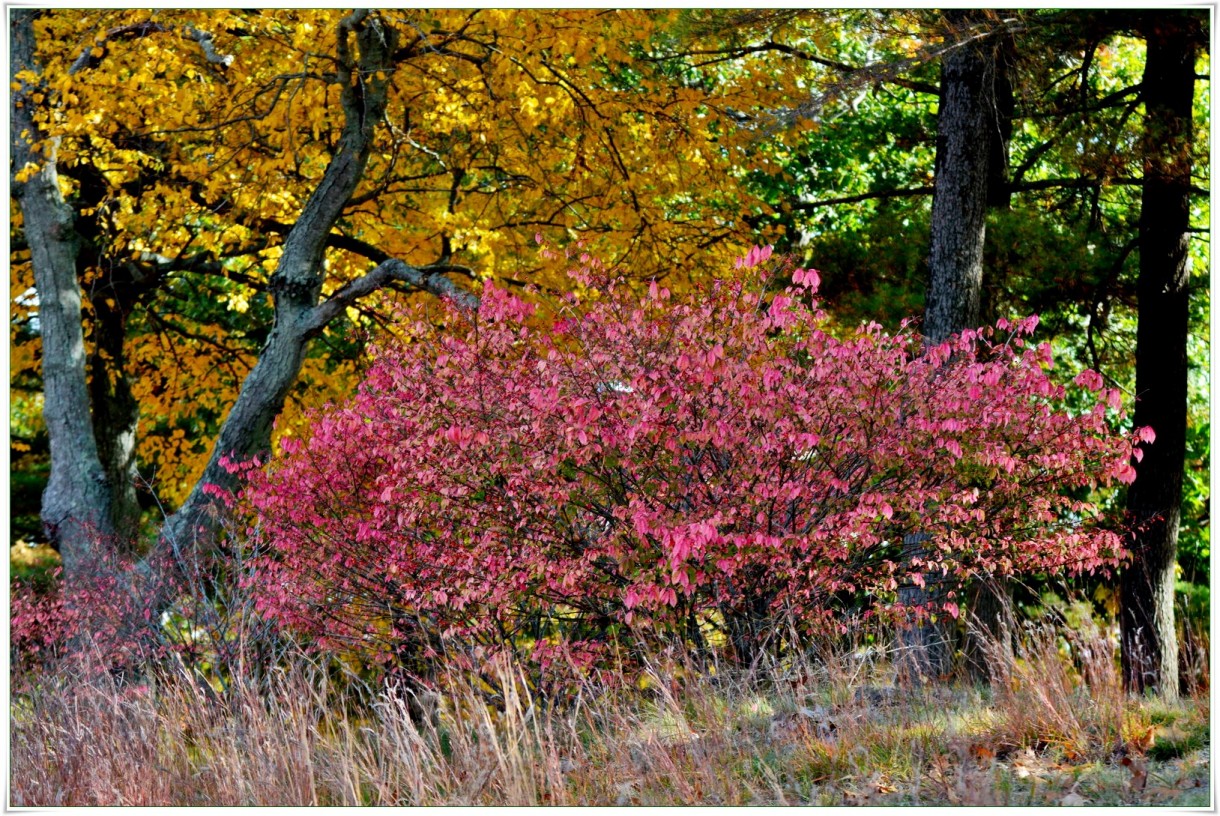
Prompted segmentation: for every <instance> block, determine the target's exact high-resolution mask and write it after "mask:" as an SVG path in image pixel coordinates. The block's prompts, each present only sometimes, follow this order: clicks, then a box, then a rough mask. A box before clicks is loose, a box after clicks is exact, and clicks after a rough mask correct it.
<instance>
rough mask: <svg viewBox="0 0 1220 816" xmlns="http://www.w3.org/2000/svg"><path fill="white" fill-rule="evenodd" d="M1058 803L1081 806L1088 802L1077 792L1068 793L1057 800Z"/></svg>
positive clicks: (1063, 805) (1066, 805)
mask: <svg viewBox="0 0 1220 816" xmlns="http://www.w3.org/2000/svg"><path fill="white" fill-rule="evenodd" d="M1059 804H1060V806H1062V807H1081V806H1083V805H1086V804H1088V802H1087V801H1086V800H1085V798H1084V797H1083V796H1081V795H1080V794H1079V793H1069V794H1068V795H1067V796H1064V797H1063V798H1062V799H1060V800H1059Z"/></svg>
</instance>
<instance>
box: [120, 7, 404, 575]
mask: <svg viewBox="0 0 1220 816" xmlns="http://www.w3.org/2000/svg"><path fill="white" fill-rule="evenodd" d="M353 34H354V35H355V39H356V44H357V53H356V54H355V55H353V54H352V52H351V42H350V39H351V37H352V35H353ZM397 41H398V36H397V32H396V31H395V30H394V29H393V28H392V27H390V26H388V25H385V24H384V22H383V21H382V20H381V19H380V18H379V17H377V16H375V15H371V14H369V13H368V12H353V13H352V14H351V15H349V16H348V17H346V18H344V20H343V21H342V22H341V23H340V26H339V43H338V55H339V82H340V83H342V84H343V91H342V96H341V102H342V107H343V115H344V130H343V136H342V138H341V140H340V144H339V148H338V151H337V152H336V154H335V156H334V158H332V159H331V162H330V164H329V165H328V166H327V168H326V172H325V173H324V174H323V176H322V180H321V181H320V182H319V183H318V186H317V188H316V189H315V190H314V192H313V194H312V195H311V196H310V198H309V200H308V201H307V202H306V204H305V208H304V209H303V210H302V212H301V215H300V217H299V218H298V219H297V222H296V223H295V224H294V226H293V228H292V230H291V232H289V233H288V237H287V238H286V239H285V241H284V249H283V253H282V254H281V256H280V260H279V263H278V265H277V266H276V270H275V273H274V274H273V275H272V277H271V291H272V293H273V294H274V296H275V325H274V327H273V328H272V330H271V334H270V335H269V336H268V338H267V343H266V345H265V346H264V347H263V349H262V351H261V352H260V353H259V358H258V362H257V363H256V364H255V366H254V368H253V369H252V370H251V372H250V374H249V375H248V376H247V377H246V379H245V381H244V382H243V383H242V387H241V391H240V392H239V393H238V396H237V400H236V402H235V403H234V404H233V408H232V410H231V411H230V412H229V415H228V416H227V417H226V418H225V421H224V424H223V425H222V426H221V430H220V435H219V437H218V438H217V440H216V444H215V445H214V446H213V448H212V455H211V458H210V459H209V461H208V464H207V467H206V468H205V469H204V473H203V476H202V477H201V478H200V480H199V481H198V482H197V483H196V484H195V486H194V488H193V489H192V490H191V492H190V494H189V495H188V496H187V499H186V501H185V502H184V503H183V505H182V507H181V508H180V509H179V510H178V511H177V512H176V513H174V514H173V515H172V516H170V518H169V519H168V520H167V521H166V523H165V526H164V528H163V532H162V536H161V543H160V546H158V547H157V548H156V550H155V551H154V553H153V554H152V556H151V557H150V558H149V559H146V560H145V562H144V564H142V569H143V571H144V572H145V573H146V574H150V575H151V574H155V573H156V572H158V571H160V570H163V569H169V570H171V572H182V571H186V572H188V573H190V572H191V571H193V570H194V569H195V567H196V566H197V564H196V561H197V558H198V555H199V553H200V552H201V551H202V550H206V549H207V548H208V546H209V545H210V542H209V541H208V539H209V537H210V536H211V535H212V534H213V533H214V532H215V529H216V525H215V517H216V515H217V514H218V513H219V512H220V510H221V507H220V505H218V492H231V491H234V490H235V489H236V488H237V487H238V485H239V483H240V478H239V475H238V474H236V473H234V472H233V471H232V470H231V469H230V466H229V465H228V463H230V462H233V463H244V462H248V461H249V460H252V459H255V458H257V457H260V456H262V455H264V454H266V453H267V452H268V451H269V450H270V447H271V432H272V428H273V425H274V423H275V419H276V417H277V416H279V414H280V411H281V410H282V409H283V407H284V400H285V398H286V397H287V395H288V390H289V389H290V388H291V387H292V384H293V383H294V382H296V379H297V375H298V374H299V373H300V369H301V363H302V362H303V360H304V358H305V350H306V346H307V344H308V342H309V340H310V338H311V337H313V335H314V334H316V333H317V332H318V331H320V330H321V328H322V326H323V325H325V324H324V323H323V322H321V321H319V319H318V299H319V296H320V295H321V291H322V276H323V268H322V261H323V258H324V254H325V251H326V243H327V239H328V237H329V235H330V231H331V229H332V227H334V225H335V222H336V221H337V220H338V219H339V216H340V215H341V214H342V212H343V208H344V207H345V206H346V205H347V202H348V200H349V199H350V198H351V196H352V194H353V193H354V192H355V191H356V187H357V185H359V183H360V180H361V178H362V177H363V175H364V168H365V165H366V163H367V161H368V157H369V151H370V149H371V147H372V143H373V137H374V135H375V132H376V129H377V126H378V125H379V124H380V122H381V119H382V116H383V115H384V113H385V106H386V103H387V101H388V98H389V77H390V75H391V73H392V71H393V54H394V49H395V47H396V45H397Z"/></svg>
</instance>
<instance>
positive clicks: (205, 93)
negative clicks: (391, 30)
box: [14, 8, 807, 505]
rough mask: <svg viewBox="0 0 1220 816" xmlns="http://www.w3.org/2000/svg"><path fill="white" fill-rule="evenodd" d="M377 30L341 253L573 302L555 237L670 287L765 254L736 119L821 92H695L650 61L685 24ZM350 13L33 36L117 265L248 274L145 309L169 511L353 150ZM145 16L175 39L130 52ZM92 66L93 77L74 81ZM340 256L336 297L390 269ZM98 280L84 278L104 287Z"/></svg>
mask: <svg viewBox="0 0 1220 816" xmlns="http://www.w3.org/2000/svg"><path fill="white" fill-rule="evenodd" d="M378 13H379V14H381V15H382V16H383V17H384V19H385V21H386V22H387V23H388V24H390V25H392V26H394V27H396V28H397V29H398V30H399V31H400V32H402V34H403V38H402V47H401V49H400V54H399V58H398V59H397V60H396V64H395V67H394V70H393V74H392V76H391V77H390V80H391V85H390V101H389V105H388V109H387V112H386V115H385V117H384V121H383V122H381V123H380V126H379V128H378V130H377V135H376V143H375V144H374V146H373V149H372V150H371V152H370V156H369V159H368V165H367V168H366V171H365V175H364V182H363V184H362V185H361V187H360V189H359V190H358V191H357V193H356V195H355V197H354V199H353V201H352V202H351V203H350V204H349V206H348V207H347V208H346V209H345V211H344V213H343V215H342V217H341V218H340V220H339V222H338V224H337V227H336V230H335V232H336V235H337V236H343V237H344V238H346V239H349V240H352V241H356V242H361V243H362V244H364V245H367V246H371V247H374V248H375V249H376V250H378V251H379V252H383V253H385V254H386V255H389V256H391V257H397V258H401V259H402V260H404V261H406V262H407V263H410V264H414V265H419V266H422V265H426V264H428V263H431V262H434V261H436V260H437V259H438V258H441V257H444V255H445V253H446V251H451V252H452V254H453V255H452V258H453V261H454V262H456V263H461V264H464V265H466V266H468V267H470V268H471V269H472V272H473V279H472V280H465V281H461V282H462V283H464V284H465V285H470V286H474V287H477V285H478V281H479V280H490V279H500V280H509V281H513V282H522V281H524V282H529V283H535V284H538V285H540V286H542V287H548V288H557V287H558V288H562V287H565V286H566V285H567V282H566V277H565V276H564V271H565V270H564V269H563V265H562V264H555V263H549V262H544V261H543V260H541V259H540V258H539V255H538V252H537V245H536V241H535V235H536V234H540V235H541V236H542V237H543V238H545V239H546V240H548V241H551V242H554V243H556V244H559V245H561V246H562V245H566V244H570V243H572V242H575V241H579V242H581V244H582V246H583V248H584V249H585V250H586V251H588V252H590V253H592V254H594V255H596V256H598V257H600V258H602V259H604V260H605V261H607V262H608V263H610V264H611V265H616V266H619V267H621V268H622V270H623V271H628V272H630V273H632V274H635V275H637V276H639V277H640V278H641V279H647V278H652V277H658V278H665V279H666V282H667V285H668V286H669V287H670V288H671V289H680V288H682V287H683V286H684V285H686V283H687V282H688V281H691V280H694V279H697V278H698V277H700V276H702V275H705V274H708V272H709V270H711V271H721V270H724V269H726V268H728V267H730V266H731V260H732V258H733V257H735V256H737V255H740V254H741V253H742V252H743V251H744V250H745V249H746V248H747V247H748V246H750V245H752V244H754V243H756V242H759V241H765V240H767V238H768V236H767V235H765V234H764V235H761V236H760V235H757V234H755V233H754V232H753V230H752V229H751V228H750V227H749V226H748V223H749V222H748V221H747V220H746V216H748V215H750V214H757V213H760V212H766V207H765V206H763V205H762V204H761V203H759V202H757V201H752V200H749V199H748V197H747V196H746V195H745V193H743V192H742V190H741V189H740V188H739V186H738V178H739V176H740V174H741V173H742V172H744V169H745V168H746V167H748V166H749V159H748V156H749V154H750V150H751V140H752V139H754V138H756V136H755V135H752V134H751V133H748V132H744V131H742V130H741V129H739V128H736V127H733V126H732V123H731V121H729V120H727V119H722V117H723V116H725V112H726V111H731V110H760V109H764V108H768V107H776V106H780V105H782V104H787V103H791V102H792V101H793V99H794V98H796V97H797V96H799V95H800V94H804V93H807V92H806V91H804V90H802V89H801V86H800V83H801V81H802V80H801V77H800V75H799V72H797V71H792V70H787V71H777V70H775V67H774V64H773V63H771V62H769V60H770V57H766V56H763V57H760V58H759V59H757V60H754V61H753V62H751V63H750V64H749V65H748V66H747V67H744V68H740V69H738V70H736V72H733V71H725V72H722V74H721V75H720V76H719V79H718V81H717V82H714V83H683V82H679V81H678V80H676V79H675V78H674V77H673V76H670V75H666V74H665V73H664V72H663V71H660V70H657V69H656V67H655V65H653V64H652V63H650V62H649V61H648V60H647V59H643V57H645V56H646V55H647V54H648V53H649V48H650V46H649V38H650V37H651V36H652V34H653V33H654V32H655V31H663V30H666V28H667V27H668V26H671V25H672V24H673V22H674V20H675V19H676V14H677V12H673V11H647V10H640V9H620V10H609V9H561V10H536V9H478V10H461V9H433V10H420V9H396V10H393V11H386V12H378ZM342 15H343V12H341V11H338V10H333V9H316V8H300V9H274V10H263V11H244V10H236V9H234V10H226V9H156V10H151V11H150V10H147V9H57V10H52V11H49V12H48V13H46V14H44V15H42V16H41V17H40V18H39V21H38V24H37V26H38V29H37V37H38V44H39V54H38V59H39V61H40V63H41V64H42V66H43V75H44V77H45V81H46V87H47V88H49V89H51V93H49V94H48V98H47V99H44V100H43V101H42V104H41V105H40V107H39V112H38V118H39V121H40V123H41V124H42V126H43V127H44V129H45V130H46V132H47V133H48V135H50V136H53V137H57V138H58V139H59V161H60V165H61V172H63V174H64V176H65V178H67V179H68V180H69V181H70V182H71V184H72V187H73V189H72V190H71V191H70V192H71V193H72V194H73V195H75V194H76V193H78V192H79V193H80V194H81V195H82V196H84V195H85V190H84V189H83V187H82V185H83V182H80V181H79V180H81V179H83V180H85V181H88V182H89V183H90V184H100V185H102V186H104V188H105V189H104V191H102V192H101V194H100V195H98V194H96V192H94V193H90V194H91V195H94V196H95V198H96V200H81V201H79V202H78V205H79V207H80V212H81V214H82V217H87V218H93V219H96V222H97V223H98V224H99V225H100V229H99V235H100V238H99V241H101V242H103V243H104V247H103V249H104V253H105V254H106V256H107V257H108V258H109V259H110V261H111V262H112V263H113V264H114V267H115V268H121V266H120V265H121V263H122V262H123V261H125V260H127V259H130V258H133V257H136V258H138V257H140V254H141V253H155V254H156V255H158V256H160V257H162V258H170V259H175V258H192V257H210V258H214V259H218V260H219V259H226V258H229V259H231V260H227V261H225V262H224V264H223V271H222V272H220V273H217V272H216V271H215V270H214V269H213V270H212V271H209V272H198V271H192V272H181V273H172V274H170V275H168V276H166V278H165V279H164V280H160V281H157V287H156V289H155V294H153V295H152V296H149V297H146V298H145V299H144V300H142V301H141V308H145V309H147V313H145V312H140V313H138V314H135V315H134V316H131V317H129V318H128V324H127V329H128V339H127V346H126V349H125V352H126V356H127V368H128V370H129V372H130V374H131V379H132V383H133V388H134V390H135V394H136V398H137V399H138V400H139V402H140V405H141V430H142V433H141V441H140V447H139V457H140V462H141V469H142V471H144V472H146V473H153V472H155V474H156V479H157V482H158V485H159V488H160V490H161V491H162V498H164V499H166V500H167V501H168V502H169V503H170V504H171V505H172V504H173V503H175V502H176V501H178V500H180V499H181V498H182V497H183V496H184V495H185V491H186V489H187V488H188V487H189V486H190V484H191V482H192V481H193V479H194V478H195V477H196V476H197V475H198V473H200V472H201V469H202V467H203V464H204V462H205V460H206V457H207V456H208V454H209V452H210V451H209V448H210V438H211V435H213V434H214V433H215V430H216V428H217V427H218V423H219V422H221V421H223V418H224V416H225V414H226V412H227V410H228V408H229V406H230V405H231V404H232V401H233V398H234V396H235V394H236V390H237V388H238V387H239V385H240V383H241V381H242V378H243V377H244V376H245V374H246V373H247V372H248V371H249V369H250V367H251V366H252V365H253V363H254V360H255V359H256V355H257V352H258V347H259V345H260V342H261V341H260V340H259V339H258V331H260V330H261V331H264V332H265V330H266V329H267V328H269V326H267V325H266V323H267V320H268V316H269V313H268V311H267V308H266V306H267V303H268V293H267V291H266V285H267V281H268V279H269V275H270V273H271V271H272V270H273V269H274V265H275V262H276V260H277V258H278V257H279V254H280V243H281V242H282V240H283V235H284V233H285V231H286V230H287V229H288V228H290V227H291V225H292V224H293V223H294V222H295V221H296V219H297V218H298V217H299V215H300V213H301V210H302V208H303V206H304V204H305V202H306V201H307V200H308V199H309V196H310V195H311V194H312V193H313V191H314V189H315V188H316V186H317V183H318V181H319V179H320V178H321V177H322V174H323V173H324V171H325V169H326V167H327V164H328V162H329V161H330V159H331V157H332V155H333V152H334V150H335V149H336V146H337V144H338V141H339V138H340V136H341V134H342V129H343V126H344V115H343V111H342V107H341V104H340V95H341V88H340V87H339V85H338V83H337V80H336V76H335V73H334V72H335V53H334V49H335V45H334V44H335V41H336V36H337V26H338V22H339V20H340V19H341V17H342ZM149 22H153V23H156V24H158V25H159V26H161V29H160V30H158V31H155V32H152V33H145V34H143V35H139V36H136V35H129V34H127V35H122V36H120V35H117V34H114V35H113V36H111V34H113V33H114V32H121V31H128V32H130V31H133V30H135V27H136V26H138V25H139V24H144V23H149ZM125 27H126V28H125ZM192 30H198V31H205V32H208V33H210V34H211V35H212V41H211V42H212V46H213V47H214V48H215V51H216V52H217V53H219V54H223V55H227V56H231V57H232V60H231V62H230V64H228V65H227V66H221V65H219V64H217V63H214V62H209V61H208V60H207V59H206V57H205V53H204V51H203V49H202V48H201V47H200V45H199V43H198V42H196V41H195V40H193V39H192V38H191V36H190V35H189V32H190V31H192ZM108 33H109V34H108ZM87 47H88V48H92V49H93V51H92V56H93V57H94V63H95V64H92V65H91V66H90V67H89V68H86V69H85V70H82V71H80V72H78V73H76V74H75V75H70V74H69V70H68V69H69V66H71V65H72V64H73V63H74V62H76V61H77V60H78V58H79V57H80V56H81V53H82V51H83V49H85V48H87ZM18 79H19V80H20V79H27V80H28V79H32V77H25V78H23V77H18ZM33 171H34V168H32V167H27V168H24V169H22V170H19V171H18V178H19V179H20V177H21V175H22V174H25V173H29V172H33ZM327 258H328V264H327V267H328V268H327V277H326V280H325V283H324V289H323V291H324V292H325V293H333V292H334V291H336V290H337V289H339V288H340V287H342V286H343V285H344V284H345V283H347V282H349V281H351V280H352V279H354V278H356V277H358V276H360V275H362V274H364V273H365V272H367V271H368V269H369V268H371V266H372V263H373V261H371V260H370V259H369V258H367V257H363V256H361V255H360V254H358V253H356V252H352V251H348V250H341V249H332V250H331V251H330V252H328V256H327ZM107 269H110V267H107ZM103 272H104V270H97V271H94V272H90V273H89V274H88V275H86V278H87V279H89V280H91V281H93V282H91V283H89V284H88V285H90V286H93V285H97V284H96V282H97V281H102V278H104V277H105V275H104V274H103ZM105 274H111V273H110V272H109V271H105ZM91 276H92V277H91ZM102 282H104V281H102ZM14 293H15V294H14V296H16V289H14ZM396 297H398V295H394V294H382V295H379V296H375V297H373V298H370V300H369V302H368V303H365V304H362V311H361V312H360V314H355V313H354V310H348V314H347V317H348V319H349V321H350V323H357V324H359V326H360V328H362V329H364V330H369V329H372V328H374V324H373V323H372V322H370V321H369V319H368V318H367V317H366V316H367V315H369V314H378V315H381V316H382V317H383V318H384V317H385V316H386V315H387V311H386V310H387V307H388V304H389V303H391V302H392V301H393V300H394V299H395V298H396ZM336 343H338V344H343V343H346V344H347V347H348V348H349V349H350V347H351V346H352V341H350V340H345V339H343V338H342V337H340V334H339V330H337V329H336V330H328V333H327V334H326V335H325V336H324V337H323V338H321V340H320V342H318V343H315V346H314V349H313V350H312V351H311V355H312V356H311V357H310V358H309V359H308V360H307V361H306V363H305V367H304V369H303V372H302V376H301V381H300V384H299V386H298V387H297V388H296V389H295V390H294V391H293V393H292V394H291V395H290V397H289V404H288V406H287V408H286V410H285V414H284V416H283V417H282V419H281V421H280V423H279V428H280V430H279V431H278V432H279V433H292V432H293V428H295V427H297V426H298V425H299V423H300V422H301V421H302V416H303V411H304V410H305V408H306V407H307V406H312V405H318V404H321V403H323V402H325V401H326V400H328V399H331V398H335V397H339V396H342V395H343V394H345V393H349V392H350V390H351V388H352V383H353V380H354V378H355V377H356V376H358V373H359V367H360V366H359V364H358V362H356V361H354V360H351V359H339V358H334V357H333V356H332V355H331V353H330V352H329V351H328V349H330V348H331V347H332V346H334V345H335V344H336ZM27 346H29V344H25V345H24V346H21V347H20V348H22V349H25V348H26V347H27ZM22 354H23V355H25V354H27V353H26V352H25V351H23V352H22ZM27 356H28V355H27ZM14 359H15V360H16V359H17V357H16V351H15V358H14ZM20 364H21V365H23V366H25V365H28V364H29V363H28V361H27V360H25V359H24V357H23V358H22V359H21V361H20Z"/></svg>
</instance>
